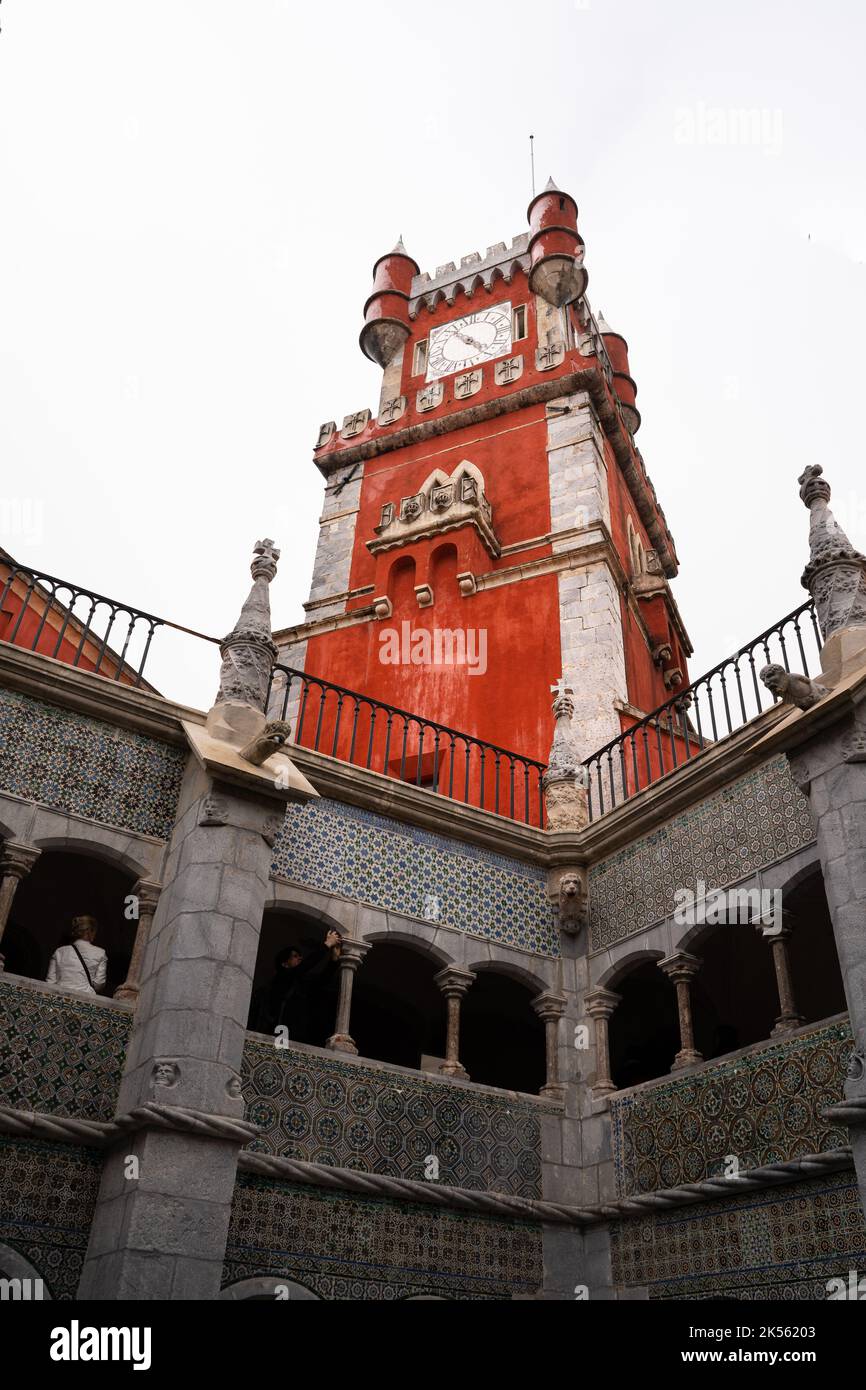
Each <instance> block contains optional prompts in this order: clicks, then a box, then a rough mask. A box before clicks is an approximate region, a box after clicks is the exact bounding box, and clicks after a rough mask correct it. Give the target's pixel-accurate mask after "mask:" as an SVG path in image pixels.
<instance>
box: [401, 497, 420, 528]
mask: <svg viewBox="0 0 866 1390" xmlns="http://www.w3.org/2000/svg"><path fill="white" fill-rule="evenodd" d="M423 510H424V495H423V493H420V492H417V493H415V494H414V495H413V496H412V497H404V498H403V502H402V504H401V507H400V516H401V518H402V519H403V521H414V520H415V518H416V517H419V516H420V515H421V513H422V512H423Z"/></svg>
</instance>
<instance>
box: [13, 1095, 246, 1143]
mask: <svg viewBox="0 0 866 1390" xmlns="http://www.w3.org/2000/svg"><path fill="white" fill-rule="evenodd" d="M139 1129H167V1130H175V1131H176V1132H177V1133H180V1134H205V1135H207V1136H208V1138H211V1139H229V1140H232V1141H234V1142H235V1143H239V1144H249V1143H250V1141H251V1140H252V1139H255V1138H256V1136H257V1134H258V1132H259V1131H258V1126H257V1125H252V1124H248V1123H247V1121H246V1120H233V1119H231V1118H230V1117H229V1116H227V1115H208V1114H206V1113H204V1112H203V1111H201V1110H190V1109H187V1108H186V1107H185V1106H180V1105H156V1104H155V1103H154V1102H152V1101H149V1102H148V1103H147V1104H145V1105H141V1106H138V1107H137V1108H136V1109H135V1110H131V1111H130V1112H129V1113H128V1114H127V1115H120V1116H118V1118H117V1119H116V1120H109V1121H101V1120H76V1119H71V1118H69V1117H68V1116H65V1115H46V1114H44V1113H41V1112H39V1111H36V1110H14V1109H13V1108H12V1107H11V1106H8V1105H0V1133H2V1134H15V1135H23V1136H26V1137H27V1138H29V1139H60V1140H66V1141H71V1142H72V1143H75V1142H81V1143H84V1144H93V1145H96V1146H98V1147H107V1146H108V1145H109V1144H112V1143H114V1142H115V1140H117V1139H120V1138H122V1137H123V1135H125V1134H130V1133H134V1132H135V1131H136V1130H139Z"/></svg>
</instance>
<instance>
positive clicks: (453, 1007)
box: [433, 965, 475, 1077]
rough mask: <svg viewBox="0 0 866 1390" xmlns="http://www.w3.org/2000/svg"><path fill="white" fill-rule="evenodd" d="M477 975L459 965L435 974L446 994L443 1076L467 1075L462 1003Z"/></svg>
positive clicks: (435, 981)
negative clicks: (462, 1058) (462, 1054)
mask: <svg viewBox="0 0 866 1390" xmlns="http://www.w3.org/2000/svg"><path fill="white" fill-rule="evenodd" d="M474 980H475V976H474V974H473V973H472V971H471V970H461V968H460V966H459V965H449V966H446V968H445V969H444V970H440V971H439V974H438V975H434V976H433V981H434V984H437V985H438V986H439V988H440V989H441V991H442V993H443V994H444V996H445V1000H446V1008H447V1011H448V1012H447V1024H446V1029H447V1031H446V1035H445V1061H444V1062H443V1063H442V1065H441V1067H440V1068H439V1071H440V1072H441V1074H442V1075H443V1076H464V1077H465V1076H466V1069H465V1067H463V1066H461V1064H460V1004H461V1001H462V999H463V996H464V994H465V993H466V991H467V989H468V988H469V986H470V985H471V984H473V983H474Z"/></svg>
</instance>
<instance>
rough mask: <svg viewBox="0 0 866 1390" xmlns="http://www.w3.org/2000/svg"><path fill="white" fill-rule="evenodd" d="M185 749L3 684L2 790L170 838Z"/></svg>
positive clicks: (0, 709) (0, 708)
mask: <svg viewBox="0 0 866 1390" xmlns="http://www.w3.org/2000/svg"><path fill="white" fill-rule="evenodd" d="M185 762H186V754H185V752H184V750H183V749H181V748H174V747H172V746H171V745H170V744H167V743H160V742H159V740H158V739H155V738H149V737H148V736H147V735H145V734H137V733H133V732H131V731H130V730H128V729H121V728H118V727H116V726H115V725H113V724H106V723H103V722H102V721H101V720H98V719H89V718H87V717H86V716H85V715H83V714H76V713H75V712H73V711H72V710H66V709H61V708H60V707H59V706H57V705H49V704H44V703H43V702H42V701H41V700H32V699H31V698H30V697H29V696H27V695H19V694H17V693H16V692H14V691H11V690H0V790H3V791H7V792H11V793H12V794H13V795H14V796H21V797H24V798H25V799H26V800H28V801H38V802H39V803H40V805H43V806H52V807H54V808H55V809H56V810H58V811H66V812H69V813H71V814H75V815H77V816H85V817H87V818H88V819H89V820H94V821H100V822H101V823H102V824H103V825H113V826H117V827H118V828H120V829H123V830H132V831H135V832H136V833H137V834H139V835H152V836H154V837H155V838H156V839H159V840H167V839H168V838H169V836H170V835H171V829H172V825H173V824H174V817H175V811H176V808H177V800H178V796H179V794H180V783H181V777H182V776H183V769H184V764H185Z"/></svg>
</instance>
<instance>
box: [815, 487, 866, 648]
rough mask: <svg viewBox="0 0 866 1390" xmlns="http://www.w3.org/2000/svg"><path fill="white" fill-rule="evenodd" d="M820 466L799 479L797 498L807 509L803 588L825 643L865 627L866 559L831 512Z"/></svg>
mask: <svg viewBox="0 0 866 1390" xmlns="http://www.w3.org/2000/svg"><path fill="white" fill-rule="evenodd" d="M823 472H824V470H823V468H822V467H821V465H820V464H819V463H813V464H810V465H809V467H808V468H806V469H805V470H804V471H803V472H802V473H801V474H800V477H799V479H798V482H799V484H800V497H801V498H802V500H803V502H804V504H805V506H807V507H808V508H809V511H810V513H811V519H810V523H809V563H808V565H807V566H806V568H805V570H804V571H803V579H802V583H803V587H804V588H805V589H808V590H809V593H810V594H811V595H812V598H813V599H814V601H815V610H816V612H817V615H818V624H819V626H820V628H821V634H822V636H823V638H824V641H825V642H827V641H828V640H829V639H830V638H831V637H832V636H833V634H834V633H836V632H840V631H842V630H843V629H845V628H849V627H864V626H866V556H864V555H861V554H860V552H859V550H855V549H854V547H853V545H852V544H851V542H850V541H849V539H848V537H847V536H846V534H845V532H844V531H843V530H842V527H841V526H840V525H839V523H838V521H837V520H836V518H835V516H834V515H833V513H832V512H831V510H830V508H829V507H828V505H827V503H828V502H829V501H830V484H829V483H828V482H827V481H826V479H825V478H824V477H823V476H822V475H823Z"/></svg>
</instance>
